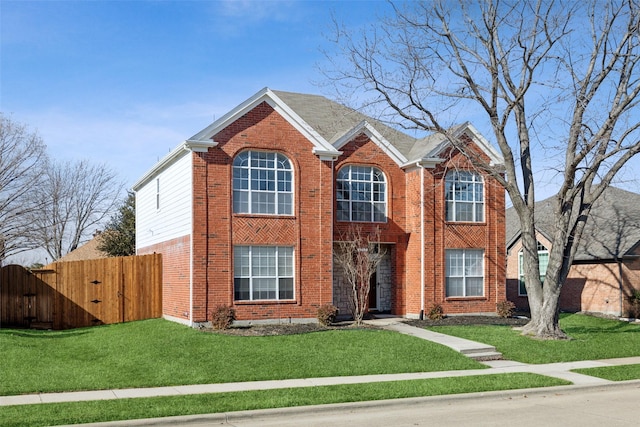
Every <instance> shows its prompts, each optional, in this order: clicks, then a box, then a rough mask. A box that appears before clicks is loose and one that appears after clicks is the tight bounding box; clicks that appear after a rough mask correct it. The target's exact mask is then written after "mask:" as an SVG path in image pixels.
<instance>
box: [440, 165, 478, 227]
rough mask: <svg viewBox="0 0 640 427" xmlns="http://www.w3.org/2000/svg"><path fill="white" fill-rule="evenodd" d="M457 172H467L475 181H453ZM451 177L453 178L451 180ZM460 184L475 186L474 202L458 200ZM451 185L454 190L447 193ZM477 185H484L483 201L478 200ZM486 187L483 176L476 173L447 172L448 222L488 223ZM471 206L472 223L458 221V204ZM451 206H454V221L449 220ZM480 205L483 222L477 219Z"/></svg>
mask: <svg viewBox="0 0 640 427" xmlns="http://www.w3.org/2000/svg"><path fill="white" fill-rule="evenodd" d="M457 172H467V173H469V174H471V175H472V177H473V180H472V181H458V180H453V178H452V177H453V175H454V174H456V173H457ZM450 177H451V178H450ZM460 182H464V183H465V184H468V185H473V186H474V190H473V192H472V194H473V200H456V197H455V194H456V185H458V183H460ZM449 184H451V185H452V186H453V188H452V189H451V191H447V189H448V186H449ZM477 184H481V185H482V200H481V201H480V200H476V192H475V186H476V185H477ZM485 193H486V192H485V185H484V179H483V177H482V175H480V174H478V173H476V172H472V171H456V170H452V171H449V172H447V175H446V176H445V195H444V198H445V219H446V221H447V222H467V223H482V222H485V221H486V215H487V213H486V211H485V210H486V203H485V200H486V194H485ZM449 195H451V198H449ZM462 203H463V204H471V205H472V212H473V219H472V220H470V221H466V220H458V219H456V217H457V206H458V204H462ZM449 204H452V205H453V212H452V214H451V217H452V219H449V211H448V209H449ZM478 205H482V211H481V212H482V220H479V219H478V218H477V213H478V209H477V206H478Z"/></svg>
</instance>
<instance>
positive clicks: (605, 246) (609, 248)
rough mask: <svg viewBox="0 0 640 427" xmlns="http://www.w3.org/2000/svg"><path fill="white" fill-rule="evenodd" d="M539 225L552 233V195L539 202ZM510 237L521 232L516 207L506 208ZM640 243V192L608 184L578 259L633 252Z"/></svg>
mask: <svg viewBox="0 0 640 427" xmlns="http://www.w3.org/2000/svg"><path fill="white" fill-rule="evenodd" d="M535 209H536V229H537V230H538V231H539V232H541V233H542V234H543V235H546V236H550V235H551V232H552V229H553V228H552V227H553V212H552V198H548V199H545V200H542V201H540V202H537V203H536V207H535ZM505 223H506V238H507V245H508V246H510V245H511V244H512V243H513V242H514V241H516V240H517V239H518V238H519V235H520V220H519V219H518V215H517V214H516V212H515V209H514V208H509V209H507V211H506V218H505ZM639 243H640V194H637V193H632V192H630V191H625V190H622V189H619V188H616V187H609V188H607V189H606V190H605V191H604V193H603V194H602V196H601V197H600V198H599V199H598V200H597V201H596V202H595V204H594V206H593V208H592V209H591V216H590V217H589V219H588V220H587V224H586V226H585V230H584V233H583V237H582V240H581V242H580V243H579V245H578V251H577V252H576V257H575V260H576V261H594V260H611V259H615V258H616V257H621V256H625V255H630V254H631V252H632V251H633V250H634V249H635V248H636V247H637V246H638V244H639Z"/></svg>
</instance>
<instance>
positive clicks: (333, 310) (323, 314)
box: [318, 303, 338, 326]
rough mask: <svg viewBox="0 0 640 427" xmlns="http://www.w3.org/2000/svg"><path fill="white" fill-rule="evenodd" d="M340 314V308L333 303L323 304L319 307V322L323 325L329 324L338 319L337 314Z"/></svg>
mask: <svg viewBox="0 0 640 427" xmlns="http://www.w3.org/2000/svg"><path fill="white" fill-rule="evenodd" d="M337 315H338V308H337V307H336V306H335V305H333V304H329V303H326V304H322V305H321V306H320V307H319V308H318V322H320V324H321V325H324V326H329V325H330V324H332V323H333V322H335V320H336V316H337Z"/></svg>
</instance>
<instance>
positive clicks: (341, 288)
mask: <svg viewBox="0 0 640 427" xmlns="http://www.w3.org/2000/svg"><path fill="white" fill-rule="evenodd" d="M382 247H383V248H384V250H385V256H384V258H383V259H382V262H381V263H380V264H379V265H378V268H377V270H376V272H375V273H374V275H373V276H372V277H371V280H370V282H369V284H370V287H369V310H370V311H372V312H378V313H388V312H390V311H391V302H392V293H393V292H392V290H393V289H392V287H393V286H392V283H391V282H392V277H393V276H392V274H391V264H392V263H391V253H392V249H393V246H392V245H382ZM350 295H351V287H350V285H349V284H348V283H347V282H346V281H345V280H344V277H343V275H342V270H341V269H340V266H339V265H337V264H336V263H335V262H334V263H333V305H335V306H336V307H338V309H339V310H340V315H347V316H348V315H350V314H351V309H350V302H349V301H350V300H349V298H350Z"/></svg>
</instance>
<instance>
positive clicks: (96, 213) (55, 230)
mask: <svg viewBox="0 0 640 427" xmlns="http://www.w3.org/2000/svg"><path fill="white" fill-rule="evenodd" d="M122 189H123V184H122V182H121V181H120V180H119V179H118V176H117V175H116V173H115V172H113V171H112V170H111V169H109V168H108V167H107V166H106V165H103V164H91V163H89V162H88V161H87V160H80V161H76V162H61V163H54V162H50V163H49V164H48V165H47V167H46V171H45V175H44V183H43V185H42V186H41V187H39V188H38V190H37V194H38V197H40V198H43V199H46V200H48V203H47V204H46V206H45V207H44V208H43V209H41V210H40V211H38V212H37V213H35V214H33V215H32V221H33V223H34V224H36V229H37V231H38V242H39V244H40V246H41V247H42V248H44V249H45V250H46V251H47V253H48V254H49V255H50V256H51V258H52V259H53V260H56V259H58V258H60V257H61V256H63V255H65V254H67V253H68V252H71V251H72V250H74V249H76V248H77V247H78V245H79V244H80V243H82V242H83V240H84V239H86V238H88V236H89V235H90V234H91V233H93V232H95V231H96V229H99V228H101V227H104V226H105V220H106V219H108V218H109V216H110V215H111V214H112V213H113V212H114V209H115V208H116V206H117V204H118V202H119V200H120V195H121V193H122Z"/></svg>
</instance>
